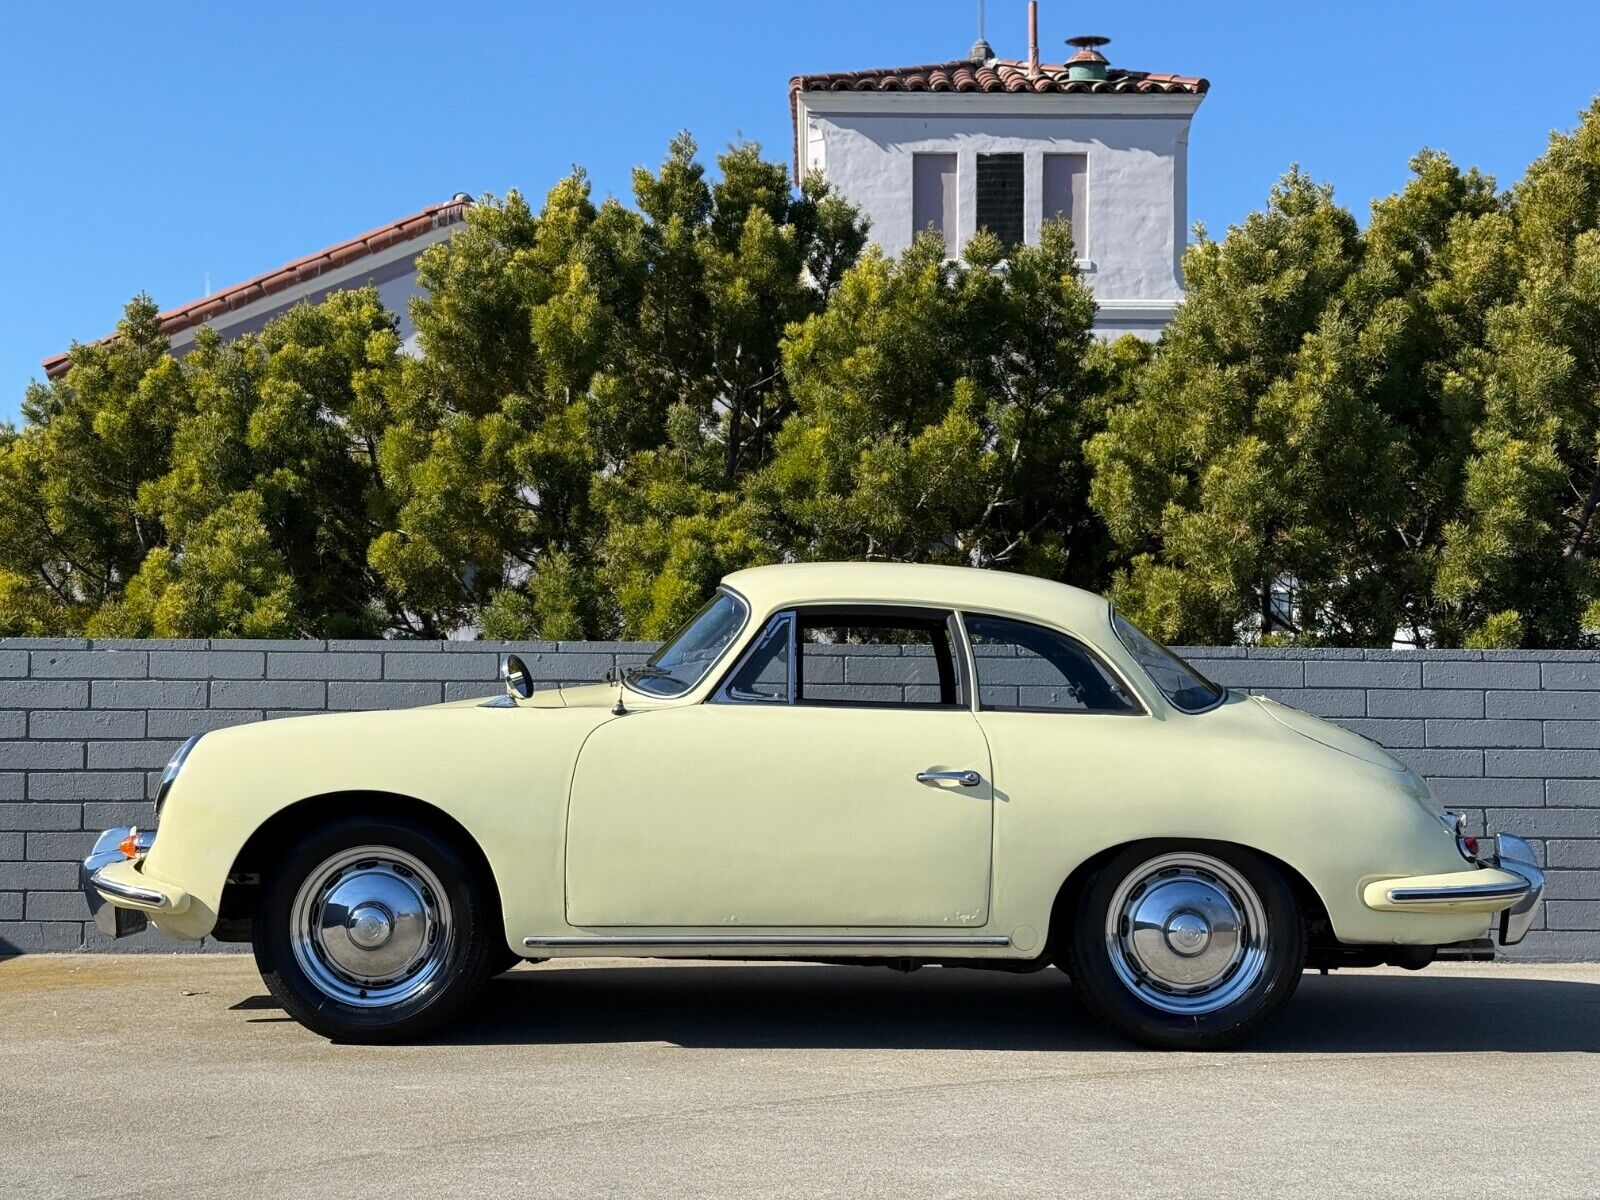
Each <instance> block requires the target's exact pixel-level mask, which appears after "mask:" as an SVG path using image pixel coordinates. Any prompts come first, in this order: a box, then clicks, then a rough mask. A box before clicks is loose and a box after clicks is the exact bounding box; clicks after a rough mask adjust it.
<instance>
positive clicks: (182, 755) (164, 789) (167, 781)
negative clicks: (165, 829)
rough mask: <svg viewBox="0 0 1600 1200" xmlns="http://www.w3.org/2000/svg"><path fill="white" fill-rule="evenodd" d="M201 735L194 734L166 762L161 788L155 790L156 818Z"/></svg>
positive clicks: (162, 773)
mask: <svg viewBox="0 0 1600 1200" xmlns="http://www.w3.org/2000/svg"><path fill="white" fill-rule="evenodd" d="M202 736H203V735H201V734H198V733H197V734H195V735H194V736H193V737H192V738H190V739H189V740H188V741H186V742H185V743H184V744H183V745H181V746H179V747H178V749H177V751H176V752H175V753H174V754H173V756H172V757H171V758H169V759H168V760H167V766H166V769H165V770H163V771H162V772H161V786H160V787H159V788H157V789H156V818H157V819H158V820H159V819H160V817H161V806H162V805H163V804H165V803H166V802H167V793H168V792H170V791H171V790H172V781H173V780H175V779H176V778H177V777H178V772H179V771H181V770H183V760H184V759H186V758H188V757H189V751H191V750H193V749H194V744H195V743H196V742H198V741H199V740H200V738H201V737H202Z"/></svg>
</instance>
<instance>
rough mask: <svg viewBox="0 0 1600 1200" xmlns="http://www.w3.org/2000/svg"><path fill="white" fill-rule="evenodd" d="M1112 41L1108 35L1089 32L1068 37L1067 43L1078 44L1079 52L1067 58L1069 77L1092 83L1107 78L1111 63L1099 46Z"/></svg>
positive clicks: (1070, 44)
mask: <svg viewBox="0 0 1600 1200" xmlns="http://www.w3.org/2000/svg"><path fill="white" fill-rule="evenodd" d="M1110 41H1111V39H1110V38H1108V37H1097V36H1094V35H1089V34H1086V35H1084V36H1082V37H1073V38H1068V39H1067V45H1069V46H1076V47H1077V48H1078V52H1077V53H1076V54H1074V55H1073V56H1072V57H1071V58H1069V59H1067V78H1068V79H1073V80H1080V81H1083V82H1090V83H1092V82H1095V81H1097V80H1101V79H1104V78H1106V74H1107V68H1108V67H1109V66H1110V65H1111V64H1110V62H1109V61H1108V60H1107V58H1106V56H1105V55H1104V54H1101V53H1100V49H1099V48H1100V47H1101V46H1104V45H1106V44H1107V43H1108V42H1110Z"/></svg>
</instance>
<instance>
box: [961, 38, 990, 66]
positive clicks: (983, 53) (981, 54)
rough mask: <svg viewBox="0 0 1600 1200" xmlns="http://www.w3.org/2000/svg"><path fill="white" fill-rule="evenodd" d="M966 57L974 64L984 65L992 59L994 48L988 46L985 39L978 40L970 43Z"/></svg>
mask: <svg viewBox="0 0 1600 1200" xmlns="http://www.w3.org/2000/svg"><path fill="white" fill-rule="evenodd" d="M967 57H968V58H970V59H971V60H972V61H973V62H975V63H986V62H988V61H990V60H991V59H992V58H994V47H993V46H991V45H989V42H988V40H987V39H986V38H981V37H980V38H979V39H978V40H977V41H975V42H973V43H972V49H971V50H968V51H967Z"/></svg>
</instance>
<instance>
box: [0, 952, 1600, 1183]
mask: <svg viewBox="0 0 1600 1200" xmlns="http://www.w3.org/2000/svg"><path fill="white" fill-rule="evenodd" d="M0 1195H4V1196H18V1197H29V1198H36V1200H43V1198H45V1197H55V1196H63V1197H66V1196H70V1197H92V1196H157V1195H160V1196H162V1197H174V1196H182V1197H205V1196H228V1197H240V1196H249V1197H273V1196H295V1197H301V1196H362V1197H365V1196H402V1195H419V1196H471V1197H473V1198H474V1200H484V1198H487V1197H494V1196H531V1197H559V1198H561V1200H571V1198H574V1197H589V1196H597V1197H613V1196H614V1197H650V1198H657V1197H688V1196H693V1197H717V1196H760V1197H804V1198H806V1200H813V1198H820V1197H860V1196H891V1197H943V1196H964V1197H965V1196H970V1197H984V1198H990V1197H1033V1196H1092V1197H1094V1200H1111V1198H1115V1197H1139V1198H1141V1200H1148V1198H1152V1197H1168V1196H1172V1197H1241V1196H1270V1197H1278V1196H1359V1197H1374V1198H1380V1200H1386V1198H1389V1197H1409V1196H1418V1197H1435V1196H1450V1197H1478V1196H1482V1197H1495V1198H1496V1200H1503V1198H1504V1197H1505V1196H1507V1195H1515V1196H1538V1197H1583V1198H1585V1200H1589V1198H1592V1197H1595V1196H1600V965H1594V964H1589V965H1559V966H1530V965H1524V964H1516V965H1510V966H1498V965H1497V966H1481V965H1474V966H1468V965H1459V966H1436V967H1433V968H1430V969H1429V970H1427V971H1424V972H1421V973H1417V974H1410V973H1404V972H1351V973H1341V974H1336V975H1333V976H1330V977H1326V978H1323V977H1317V976H1308V977H1307V978H1306V979H1305V981H1304V984H1303V986H1302V987H1301V989H1300V991H1299V993H1298V994H1297V995H1296V997H1295V999H1294V1000H1293V1001H1292V1002H1291V1003H1290V1005H1289V1007H1288V1009H1287V1010H1286V1011H1285V1012H1284V1013H1283V1014H1282V1016H1281V1017H1280V1018H1279V1019H1278V1021H1277V1022H1276V1023H1275V1024H1274V1025H1272V1026H1271V1027H1270V1028H1269V1029H1268V1030H1267V1031H1266V1032H1265V1033H1264V1034H1262V1035H1261V1036H1259V1037H1257V1038H1256V1039H1255V1040H1254V1041H1253V1042H1251V1043H1250V1044H1248V1045H1247V1046H1246V1047H1245V1048H1243V1049H1239V1050H1234V1051H1229V1052H1224V1053H1214V1054H1172V1053H1161V1052H1156V1051H1149V1050H1143V1049H1138V1048H1135V1047H1132V1046H1129V1045H1128V1044H1126V1043H1124V1042H1121V1041H1119V1040H1117V1039H1116V1038H1115V1037H1113V1036H1112V1035H1110V1034H1108V1033H1107V1032H1105V1031H1104V1030H1103V1029H1102V1028H1101V1027H1100V1026H1098V1025H1097V1024H1096V1023H1095V1022H1094V1021H1093V1019H1092V1018H1090V1017H1089V1016H1088V1014H1087V1013H1085V1012H1084V1011H1083V1009H1082V1008H1081V1007H1080V1006H1079V1005H1078V1003H1077V1002H1076V1000H1075V999H1074V997H1073V992H1072V987H1071V985H1070V983H1069V982H1068V981H1067V980H1066V979H1065V977H1063V976H1062V975H1060V974H1059V973H1057V972H1055V971H1046V972H1042V973H1039V974H1036V975H1028V976H1010V975H1005V974H999V973H990V972H982V971H961V970H944V969H938V968H929V969H925V970H922V971H919V972H917V973H915V974H912V975H900V974H896V973H894V972H891V971H889V970H886V969H882V968H844V967H823V966H799V965H779V964H771V965H744V964H739V965H713V964H706V963H642V964H635V963H630V962H623V961H620V960H601V961H596V962H590V963H585V964H579V965H566V964H549V963H547V964H544V965H541V966H537V967H528V966H523V967H519V968H518V969H517V970H516V971H514V972H512V973H510V974H509V975H505V976H502V977H501V978H500V979H497V980H495V981H494V982H493V983H491V984H490V985H489V988H488V990H487V992H486V993H485V995H484V997H483V999H482V1000H481V1002H480V1003H479V1005H478V1007H477V1009H476V1010H475V1011H474V1013H473V1015H472V1018H471V1019H470V1020H469V1021H467V1022H465V1023H463V1024H461V1025H458V1026H456V1027H455V1028H453V1029H451V1030H450V1031H448V1032H446V1033H444V1034H441V1035H439V1036H437V1037H435V1038H433V1039H431V1040H430V1041H429V1042H428V1043H426V1044H423V1045H414V1046H402V1047H388V1048H372V1047H362V1046H350V1045H334V1044H330V1043H329V1042H326V1041H324V1040H322V1039H321V1038H318V1037H316V1036H314V1035H312V1034H310V1033H308V1032H307V1031H306V1030H304V1029H302V1028H301V1027H300V1026H299V1025H297V1024H295V1023H294V1022H292V1021H290V1020H289V1019H288V1018H287V1017H286V1016H285V1015H284V1014H283V1013H282V1012H281V1011H280V1010H279V1009H277V1008H276V1007H275V1006H274V1005H273V1003H272V1001H271V1000H270V999H269V998H268V997H267V995H266V990H265V988H264V987H263V986H262V985H261V981H260V979H259V978H258V977H257V975H256V974H255V970H254V966H253V964H252V962H251V961H250V959H249V958H248V956H235V955H159V956H157V955H149V956H145V955H141V956H117V955H103V956H43V955H41V956H29V957H23V958H16V959H10V960H6V961H0Z"/></svg>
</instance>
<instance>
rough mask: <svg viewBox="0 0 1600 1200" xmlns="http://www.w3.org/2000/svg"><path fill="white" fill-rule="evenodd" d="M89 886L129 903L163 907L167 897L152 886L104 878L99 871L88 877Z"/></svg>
mask: <svg viewBox="0 0 1600 1200" xmlns="http://www.w3.org/2000/svg"><path fill="white" fill-rule="evenodd" d="M89 886H90V887H92V888H94V889H95V890H96V891H100V892H104V893H105V894H106V895H108V896H115V897H116V898H117V899H118V900H126V901H128V902H129V903H131V904H148V905H149V906H150V907H151V908H163V907H165V906H166V903H167V898H166V897H165V896H163V895H162V894H161V893H160V892H158V891H155V890H154V889H152V888H142V887H135V886H134V885H133V884H131V883H117V882H116V881H115V880H111V879H106V878H104V877H103V873H102V872H100V871H96V872H95V873H94V874H93V875H91V876H90V877H89Z"/></svg>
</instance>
